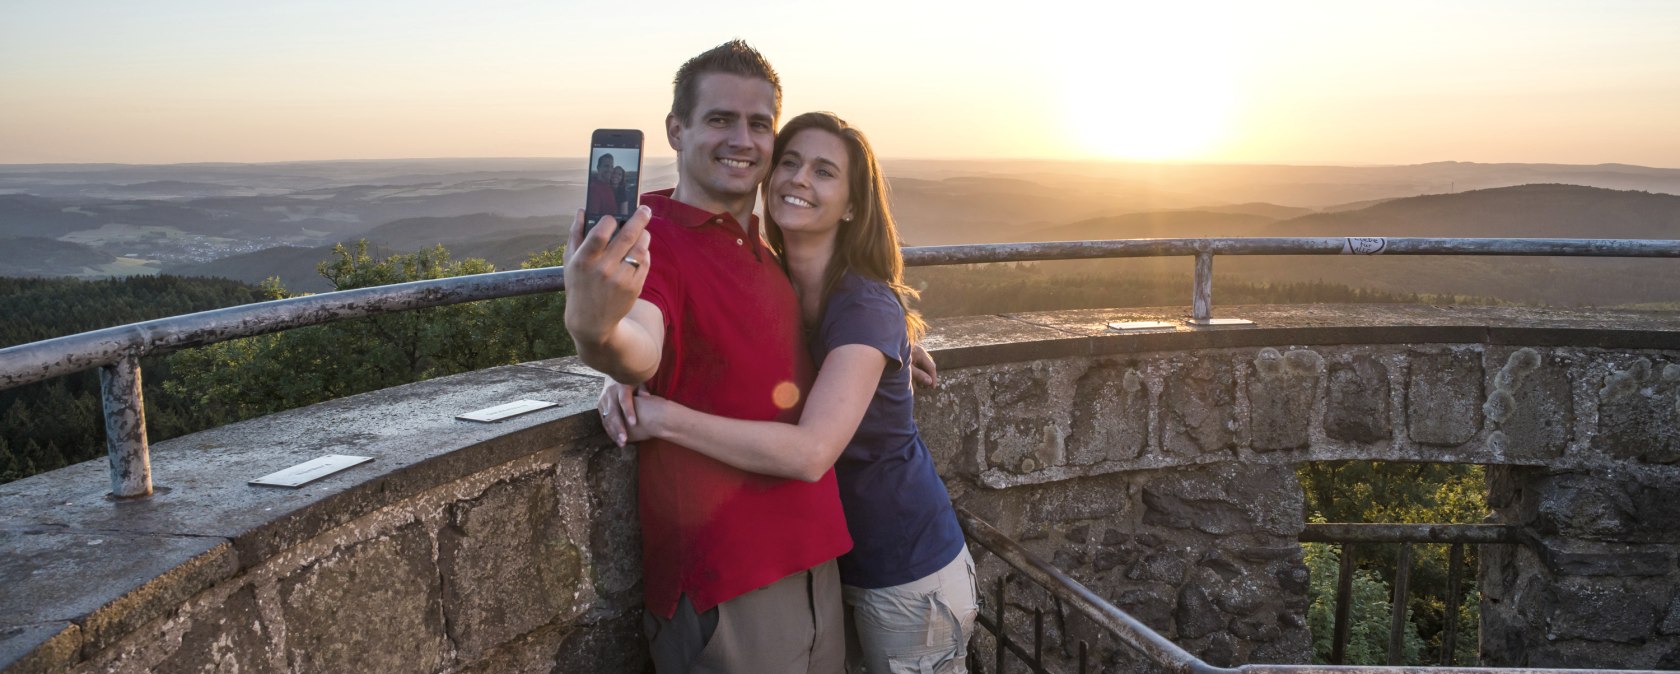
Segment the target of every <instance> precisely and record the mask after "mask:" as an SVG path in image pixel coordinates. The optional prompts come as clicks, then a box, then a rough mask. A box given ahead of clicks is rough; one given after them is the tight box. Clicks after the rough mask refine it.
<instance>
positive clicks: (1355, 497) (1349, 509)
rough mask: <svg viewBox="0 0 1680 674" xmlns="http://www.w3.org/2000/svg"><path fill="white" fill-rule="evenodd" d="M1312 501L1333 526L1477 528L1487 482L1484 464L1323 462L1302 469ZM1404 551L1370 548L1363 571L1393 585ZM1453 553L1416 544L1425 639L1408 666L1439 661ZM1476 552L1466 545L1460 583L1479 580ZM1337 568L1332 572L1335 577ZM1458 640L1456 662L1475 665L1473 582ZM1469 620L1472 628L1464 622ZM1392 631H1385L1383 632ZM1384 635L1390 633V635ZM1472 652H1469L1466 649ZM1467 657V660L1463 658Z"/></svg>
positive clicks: (1412, 617)
mask: <svg viewBox="0 0 1680 674" xmlns="http://www.w3.org/2000/svg"><path fill="white" fill-rule="evenodd" d="M1298 474H1299V476H1300V479H1301V486H1302V491H1303V493H1304V495H1305V496H1306V507H1307V512H1308V517H1309V519H1311V520H1316V521H1329V522H1386V523H1403V524H1424V523H1449V524H1450V523H1459V524H1473V523H1478V522H1481V521H1482V520H1483V518H1484V517H1485V516H1486V515H1487V512H1488V509H1487V502H1486V498H1485V493H1486V480H1485V478H1484V471H1483V469H1482V467H1481V466H1478V465H1473V464H1442V463H1383V462H1370V461H1344V462H1319V463H1308V464H1302V465H1301V466H1300V467H1299V469H1298ZM1399 550H1400V546H1399V545H1366V546H1362V547H1361V548H1360V551H1359V567H1360V569H1361V572H1370V573H1373V574H1375V575H1376V577H1377V578H1379V579H1380V580H1382V582H1384V583H1388V584H1392V583H1393V581H1394V574H1395V572H1396V570H1397V562H1398V555H1399ZM1450 552H1451V547H1450V546H1448V545H1413V546H1412V565H1411V572H1410V576H1409V578H1408V585H1409V591H1408V596H1407V618H1408V621H1409V622H1410V623H1412V624H1413V625H1414V626H1415V628H1416V630H1417V633H1418V634H1419V635H1421V637H1422V640H1423V641H1422V644H1423V646H1424V647H1423V650H1422V651H1420V655H1419V656H1418V657H1419V658H1421V659H1408V660H1406V662H1407V663H1408V664H1425V660H1427V661H1429V662H1438V658H1439V653H1440V649H1441V648H1442V647H1443V636H1444V634H1445V631H1446V624H1447V620H1448V619H1449V617H1448V616H1447V615H1446V601H1445V597H1446V594H1447V589H1448V574H1449V571H1450V569H1449V562H1450V561H1451V558H1450ZM1475 568H1476V552H1475V547H1474V546H1466V547H1465V560H1464V566H1463V567H1461V568H1460V569H1459V571H1460V575H1461V577H1474V569H1475ZM1333 572H1334V570H1332V573H1333ZM1458 602H1459V607H1460V608H1459V614H1460V615H1459V616H1456V617H1454V618H1453V619H1456V620H1458V621H1459V624H1460V627H1459V635H1460V636H1459V640H1458V644H1457V649H1458V650H1457V651H1456V652H1455V658H1460V659H1455V660H1454V662H1456V663H1459V664H1467V663H1474V662H1475V650H1474V646H1473V644H1474V643H1475V641H1476V634H1477V623H1476V621H1475V617H1474V613H1472V614H1469V615H1470V617H1469V618H1466V613H1465V612H1466V611H1467V610H1472V611H1473V609H1467V608H1466V607H1474V606H1477V605H1478V604H1479V602H1480V595H1479V594H1478V592H1477V590H1476V588H1475V585H1474V583H1462V585H1461V587H1460V590H1459V599H1458ZM1466 620H1469V622H1465V621H1466ZM1384 629H1385V630H1386V627H1385V628H1384ZM1385 634H1386V631H1385ZM1467 644H1472V645H1471V646H1469V650H1468V653H1467V654H1466V650H1465V649H1466V645H1467ZM1463 658H1468V659H1463Z"/></svg>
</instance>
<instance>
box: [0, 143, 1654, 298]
mask: <svg viewBox="0 0 1680 674" xmlns="http://www.w3.org/2000/svg"><path fill="white" fill-rule="evenodd" d="M884 168H885V170H886V171H887V173H888V175H889V176H890V183H891V189H892V199H893V205H894V213H895V215H896V216H897V218H898V221H899V224H900V228H901V230H902V233H903V236H904V238H905V240H906V243H907V244H908V245H932V244H951V243H975V242H978V243H990V242H1003V241H1048V240H1072V239H1113V238H1151V237H1194V236H1394V237H1399V236H1509V237H1566V238H1584V237H1597V238H1680V196H1674V195H1675V194H1680V170H1675V169H1654V168H1643V167H1634V166H1623V165H1602V166H1568V165H1534V164H1466V163H1456V162H1444V163H1437V164H1423V165H1416V166H1394V167H1303V166H1235V165H1179V164H1172V165H1143V164H1113V163H1075V162H1001V161H984V162H980V161H974V162H962V161H919V160H904V161H887V162H884ZM644 172H645V174H646V175H645V177H644V182H643V188H644V189H658V188H662V187H668V186H670V185H671V184H673V183H674V182H675V179H676V174H675V166H674V162H672V161H671V160H669V159H666V160H654V161H650V163H649V165H647V166H646V167H644ZM584 180H585V173H584V168H583V166H582V161H581V160H535V159H481V160H408V161H369V162H356V161H347V162H305V163H289V164H257V165H240V164H206V165H174V166H117V165H36V166H21V165H14V166H0V275H7V276H78V277H84V278H93V277H102V276H118V275H129V274H140V273H160V272H163V273H170V274H183V275H195V276H219V277H226V278H232V279H237V280H242V281H247V282H256V281H261V280H263V279H265V278H268V277H271V276H278V277H280V278H281V279H282V280H283V282H284V283H285V285H286V286H287V287H288V288H291V289H293V290H295V291H321V290H326V289H329V288H328V286H327V284H326V282H325V281H324V279H321V278H320V277H319V276H318V275H317V274H316V273H315V265H316V263H318V262H320V261H322V260H324V259H326V257H327V256H328V255H329V254H330V250H331V247H332V246H333V244H335V243H339V242H354V241H356V240H359V239H366V240H367V241H369V243H370V247H371V248H372V249H373V250H374V251H376V252H378V253H382V254H390V253H398V252H412V251H414V250H418V249H421V248H428V247H431V246H434V245H440V244H441V245H444V246H446V247H447V248H448V249H449V250H450V252H451V254H452V255H453V256H454V257H456V258H465V257H479V258H484V259H486V260H489V261H490V262H492V263H494V264H495V265H496V266H497V267H498V268H504V269H505V268H511V267H515V266H517V264H518V262H519V261H521V260H523V259H524V258H525V257H526V256H527V255H529V254H530V253H532V252H536V251H538V250H543V249H546V248H552V247H553V246H555V245H558V244H559V243H561V242H562V241H563V240H564V235H565V228H566V227H567V225H569V223H570V220H571V217H570V213H571V209H572V208H574V207H575V205H576V204H578V203H580V202H581V200H582V188H583V184H584ZM1303 260H1306V262H1305V263H1303ZM1093 264H1095V263H1093ZM1105 264H1109V265H1111V266H1112V265H1117V264H1124V265H1131V266H1132V267H1135V268H1137V269H1141V270H1149V271H1151V272H1152V273H1156V272H1158V273H1179V272H1181V271H1182V270H1184V269H1187V261H1185V260H1153V261H1146V260H1131V261H1120V262H1109V263H1105ZM1217 270H1218V273H1219V274H1220V275H1221V276H1222V277H1223V276H1224V275H1226V274H1230V275H1234V276H1238V277H1243V278H1246V279H1251V280H1256V281H1266V282H1272V281H1278V282H1283V281H1288V282H1294V281H1312V280H1323V281H1330V282H1336V283H1346V284H1349V285H1354V286H1361V287H1372V288H1379V289H1384V290H1388V291H1394V292H1430V293H1447V294H1455V293H1456V294H1482V295H1487V296H1495V297H1499V298H1501V299H1507V300H1510V301H1524V302H1533V301H1538V302H1559V303H1579V302H1590V303H1621V304H1628V303H1653V302H1663V301H1673V298H1675V297H1680V271H1671V270H1680V264H1677V263H1676V261H1673V260H1558V259H1548V258H1526V259H1525V258H1505V259H1471V258H1410V259H1399V258H1386V259H1373V258H1359V259H1340V258H1335V257H1315V258H1221V259H1220V261H1219V262H1218V264H1217ZM1628 278H1638V279H1640V280H1641V282H1640V283H1636V284H1633V283H1626V282H1625V280H1626V279H1628ZM1618 281H1622V282H1618ZM1216 301H1217V296H1216Z"/></svg>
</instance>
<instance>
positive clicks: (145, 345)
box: [0, 237, 1680, 498]
mask: <svg viewBox="0 0 1680 674" xmlns="http://www.w3.org/2000/svg"><path fill="white" fill-rule="evenodd" d="M1344 254H1351V255H1493V256H1507V255H1524V256H1566V257H1667V258H1673V257H1680V241H1676V240H1630V239H1454V238H1394V239H1389V238H1378V237H1313V238H1203V239H1119V240H1110V241H1052V242H1041V243H1005V244H967V245H956V246H923V247H917V248H906V249H905V250H904V261H905V264H906V265H908V266H913V267H915V266H935V265H954V264H980V263H994V262H1033V261H1045V260H1084V259H1101V258H1129V257H1161V256H1194V257H1195V258H1196V274H1195V287H1194V291H1193V295H1192V305H1193V310H1192V319H1191V322H1192V323H1193V324H1201V325H1207V324H1211V323H1213V322H1214V321H1213V318H1212V311H1213V256H1214V255H1344ZM564 289H565V280H564V278H563V277H562V270H561V269H560V268H559V267H546V268H541V269H525V270H518V271H506V272H495V273H489V274H477V275H472V276H458V277H453V278H446V279H434V280H427V281H414V282H411V283H399V284H394V285H387V286H378V287H373V288H360V289H356V290H343V291H338V292H331V293H322V294H319V295H308V296H304V297H295V298H290V299H284V300H274V301H270V302H260V303H256V304H248V305H243V306H238V307H230V308H226V309H217V310H213V311H204V312H199V313H195V314H186V315H183V316H173V317H170V318H161V319H157V320H152V321H144V322H141V323H133V324H130V325H124V326H119V327H114V328H106V329H104V330H95V331H92V332H85V333H81V334H77V335H70V336H66V337H59V338H56V339H48V340H42V341H39V342H34V343H30V344H22V345H18V346H13V347H9V348H5V349H0V389H8V388H13V387H17V386H22V385H25V384H31V383H35V382H39V381H44V380H47V379H52V378H54V377H60V376H64V375H67V374H73V373H76V372H81V371H84V370H90V369H93V368H99V369H100V388H101V394H102V398H103V403H104V412H105V428H106V450H107V453H108V455H109V456H110V460H111V493H112V495H114V496H116V497H119V498H129V497H138V496H146V495H149V494H150V493H151V490H152V489H151V469H150V460H149V457H148V449H147V443H146V435H145V426H146V424H145V410H144V405H143V404H142V401H141V398H140V364H139V358H140V357H141V356H145V355H156V354H162V353H169V352H171V351H176V350H179V349H184V348H189V347H194V346H204V345H207V344H214V343H217V342H222V341H227V340H230V339H238V338H241V337H252V336H256V335H262V334H268V333H272V332H279V331H282V330H289V329H292V328H299V327H305V326H311V325H322V324H326V323H333V322H336V321H341V320H346V319H351V318H361V317H364V316H372V315H376V314H383V313H392V312H397V311H408V310H411V309H421V308H426V307H436V306H444V305H450V304H459V303H462V302H473V301H478V300H486V299H496V298H501V297H513V296H517V295H528V294H533V293H540V292H553V291H560V290H564Z"/></svg>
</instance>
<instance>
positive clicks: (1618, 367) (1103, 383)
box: [918, 312, 1680, 671]
mask: <svg viewBox="0 0 1680 674" xmlns="http://www.w3.org/2000/svg"><path fill="white" fill-rule="evenodd" d="M1070 313H1071V312H1070ZM1023 318H1025V317H1023ZM1130 319H1131V318H1130V317H1128V318H1127V320H1130ZM1085 320H1086V321H1087V322H1081V319H1080V317H1079V316H1072V317H1065V316H1064V317H1062V318H1060V319H1059V321H1043V322H1040V321H1035V324H1038V325H1044V324H1045V323H1048V324H1049V325H1048V326H1047V327H1050V328H1052V329H1055V330H1058V331H1062V332H1064V333H1066V332H1078V329H1079V327H1080V326H1088V325H1089V322H1088V320H1089V319H1085ZM981 332H983V331H981ZM1443 332H1444V333H1448V334H1449V336H1456V335H1451V334H1450V333H1451V331H1443ZM1084 334H1085V335H1086V339H1087V342H1086V344H1085V345H1083V346H1084V347H1085V349H1086V350H1087V352H1090V351H1099V352H1101V351H1109V353H1099V354H1097V355H1077V356H1068V357H1059V358H1044V359H1037V360H1024V362H1012V363H1007V364H984V363H985V362H986V361H987V360H988V359H989V353H997V352H1003V351H1010V352H1016V353H1018V352H1019V351H1018V349H1017V348H1016V346H1015V345H1013V344H1009V343H986V342H985V341H984V340H975V339H973V338H972V337H960V338H952V342H954V343H952V344H949V345H948V348H949V349H950V350H951V351H955V352H957V353H959V354H961V355H960V356H959V357H958V358H956V359H947V360H956V361H958V364H966V363H968V362H973V363H975V365H973V366H970V367H961V368H951V369H948V370H947V371H946V372H945V375H944V381H943V383H942V385H941V386H940V388H939V389H938V390H937V391H934V392H931V393H924V394H923V395H921V396H920V397H919V398H918V403H920V405H921V408H920V409H921V412H920V415H919V416H920V422H921V427H922V431H923V434H924V435H925V436H926V437H927V439H928V444H929V446H930V447H933V448H934V450H935V452H936V454H937V458H938V462H939V465H940V469H941V474H943V475H945V476H946V478H947V483H948V485H949V486H950V488H951V491H952V494H953V497H954V499H955V500H956V502H957V503H958V504H959V505H962V506H964V507H966V508H968V509H970V510H971V511H973V512H974V513H976V514H977V515H979V516H980V517H981V518H983V519H986V520H988V521H991V522H993V523H994V524H995V525H996V526H998V527H999V528H1000V529H1001V530H1002V531H1004V532H1005V533H1006V534H1008V535H1010V536H1012V537H1014V538H1016V539H1017V540H1020V541H1022V542H1023V543H1024V544H1025V545H1026V546H1027V547H1028V549H1030V550H1032V551H1034V552H1035V553H1037V554H1038V555H1040V556H1041V557H1043V558H1045V559H1049V560H1052V561H1053V563H1054V564H1055V565H1056V566H1057V567H1058V568H1061V569H1063V570H1064V571H1067V572H1068V573H1069V574H1070V575H1071V576H1073V577H1074V578H1076V579H1078V580H1079V581H1081V582H1082V583H1084V584H1086V585H1087V586H1088V587H1090V588H1092V589H1093V590H1094V591H1096V592H1097V593H1098V594H1099V595H1101V596H1103V597H1106V598H1108V599H1110V600H1111V601H1112V602H1113V603H1115V604H1116V605H1117V606H1120V607H1121V608H1122V609H1124V610H1126V611H1128V612H1129V613H1131V614H1132V615H1134V616H1136V617H1138V618H1139V619H1141V620H1143V621H1144V622H1145V623H1147V624H1149V625H1150V626H1152V627H1153V628H1155V629H1156V630H1157V631H1159V632H1161V633H1162V634H1164V635H1166V636H1167V637H1168V638H1170V639H1172V640H1173V641H1174V642H1176V643H1178V644H1179V645H1180V646H1182V647H1184V648H1185V649H1186V650H1189V651H1190V652H1192V653H1194V654H1196V655H1198V656H1200V657H1202V658H1203V659H1205V660H1207V661H1208V662H1209V663H1211V664H1215V665H1239V664H1245V663H1258V662H1272V663H1282V662H1308V661H1309V660H1310V648H1311V646H1310V642H1311V637H1310V635H1309V634H1308V632H1307V629H1306V627H1305V625H1304V621H1303V620H1302V616H1303V615H1304V608H1305V606H1306V604H1307V597H1306V592H1307V580H1308V578H1307V572H1306V569H1305V567H1304V565H1303V564H1302V562H1301V549H1300V547H1299V545H1298V544H1297V542H1296V540H1295V537H1296V535H1297V534H1298V533H1299V532H1300V531H1301V529H1302V526H1303V521H1304V517H1303V512H1302V497H1301V493H1300V487H1299V485H1298V483H1297V482H1296V479H1295V474H1294V467H1295V465H1296V464H1298V463H1300V462H1303V461H1326V460H1347V459H1364V460H1382V461H1425V462H1461V463H1482V464H1489V465H1490V466H1494V467H1493V468H1490V471H1491V472H1492V474H1493V475H1495V476H1496V477H1497V479H1494V480H1491V483H1492V484H1490V501H1491V503H1492V505H1494V506H1495V513H1494V517H1493V518H1492V521H1497V522H1508V523H1512V524H1517V525H1520V526H1522V527H1523V529H1524V532H1525V534H1526V536H1527V537H1528V540H1529V541H1530V542H1531V544H1530V545H1524V546H1486V547H1484V548H1482V554H1483V560H1484V561H1483V574H1484V576H1485V578H1484V579H1483V582H1484V586H1483V587H1484V593H1485V594H1484V601H1483V606H1482V615H1483V616H1484V621H1485V622H1486V623H1487V625H1488V627H1487V629H1486V631H1485V633H1484V643H1483V651H1484V660H1485V662H1486V663H1487V664H1492V665H1527V666H1546V667H1565V666H1569V667H1593V666H1598V667H1617V668H1621V667H1675V666H1677V662H1680V655H1677V653H1680V638H1677V636H1676V635H1677V634H1680V568H1677V567H1676V551H1677V550H1680V546H1677V545H1676V544H1677V543H1680V533H1676V532H1680V505H1676V504H1680V470H1677V466H1676V465H1675V463H1676V461H1677V458H1676V456H1675V454H1674V450H1675V447H1676V445H1675V443H1676V442H1677V440H1676V439H1675V438H1676V435H1675V433H1674V432H1673V431H1674V424H1675V423H1677V422H1680V407H1677V402H1676V397H1677V393H1680V365H1670V363H1680V352H1677V351H1674V350H1645V349H1627V348H1625V347H1622V346H1620V345H1612V347H1613V348H1604V347H1602V346H1596V345H1593V340H1592V339H1590V338H1589V339H1582V337H1585V336H1586V335H1575V337H1576V338H1577V340H1571V341H1582V342H1585V343H1587V345H1585V346H1571V345H1555V344H1554V345H1550V346H1521V345H1520V344H1521V342H1520V341H1518V342H1517V344H1510V343H1487V342H1493V341H1496V340H1492V339H1487V337H1488V335H1487V333H1482V334H1480V335H1474V334H1472V335H1469V336H1471V337H1479V338H1481V339H1482V340H1485V341H1453V342H1444V343H1429V342H1426V341H1420V342H1411V343H1399V344H1355V345H1346V344H1322V343H1315V342H1318V341H1320V340H1322V339H1323V338H1324V337H1328V336H1331V335H1322V334H1320V335H1313V334H1299V333H1298V334H1297V335H1295V337H1297V338H1301V337H1305V338H1306V339H1302V341H1301V342H1299V343H1295V344H1289V343H1282V342H1279V341H1275V340H1265V338H1264V337H1263V336H1260V335H1258V334H1256V333H1253V332H1251V333H1249V334H1250V335H1254V336H1255V337H1254V339H1255V341H1257V342H1259V343H1256V344H1250V345H1245V346H1240V347H1232V348H1193V349H1183V350H1165V349H1163V350H1153V349H1152V350H1149V351H1141V350H1127V349H1126V348H1124V342H1122V341H1121V340H1124V339H1126V337H1134V341H1136V342H1144V341H1145V340H1144V339H1135V338H1136V337H1142V336H1100V335H1099V334H1098V333H1094V332H1090V333H1084ZM1344 336H1345V335H1344ZM1168 337H1169V336H1157V337H1155V338H1153V339H1151V340H1149V341H1151V342H1153V344H1156V345H1160V344H1164V345H1171V343H1172V340H1171V339H1170V338H1168ZM1273 337H1275V335H1273ZM1179 338H1180V340H1181V341H1185V342H1190V341H1192V338H1188V337H1185V336H1183V335H1182V333H1180V335H1179ZM1194 339H1195V340H1199V341H1202V342H1204V343H1205V342H1208V341H1215V340H1225V341H1228V342H1229V341H1242V340H1243V339H1245V338H1244V337H1241V336H1236V335H1227V336H1222V337H1208V336H1206V335H1203V336H1199V337H1197V338H1194ZM1268 341H1270V343H1267V342H1268ZM1497 341H1506V340H1497ZM1510 341H1516V340H1514V339H1513V340H1510ZM1535 341H1539V342H1542V343H1544V342H1555V341H1556V338H1555V336H1547V337H1546V338H1544V339H1536V340H1535ZM1044 343H1048V344H1055V342H1050V341H1049V340H1046V342H1044ZM1198 346H1199V345H1198ZM1056 350H1057V349H1056V348H1046V349H1042V350H1041V351H1044V352H1050V353H1052V354H1053V353H1054V352H1055V351H1056ZM1062 350H1073V351H1078V350H1079V349H1062ZM977 558H979V559H982V560H990V561H989V562H983V563H982V576H983V586H984V587H985V590H984V592H983V594H993V593H995V591H996V590H995V583H996V582H997V579H998V578H999V577H1000V575H1001V574H1002V573H1003V572H1004V571H1006V570H1007V569H1005V568H1004V567H1003V566H1002V565H1001V562H999V561H998V560H996V559H995V558H992V557H991V556H990V555H984V554H981V555H977ZM1010 588H1011V589H1010V597H1011V598H1012V607H1013V606H1014V605H1017V604H1018V605H1019V606H1020V607H1021V608H1023V609H1027V610H1030V609H1032V608H1040V609H1044V610H1046V611H1049V612H1051V614H1052V620H1050V621H1049V624H1050V626H1051V629H1049V630H1048V633H1049V639H1050V643H1051V644H1052V645H1053V646H1054V648H1053V651H1055V652H1057V653H1059V654H1061V655H1063V656H1072V655H1074V653H1075V651H1074V648H1075V643H1074V640H1063V639H1062V635H1063V634H1064V633H1071V634H1072V635H1073V636H1075V637H1078V638H1084V639H1087V640H1090V641H1091V643H1092V644H1093V645H1097V644H1099V643H1101V645H1102V647H1101V649H1100V652H1094V653H1093V658H1097V661H1100V662H1105V663H1106V664H1107V665H1108V666H1109V667H1111V668H1114V669H1115V670H1116V671H1127V670H1128V669H1129V668H1132V667H1135V666H1136V665H1135V663H1133V662H1131V661H1130V660H1129V659H1128V657H1127V654H1126V652H1125V651H1124V649H1117V647H1116V646H1114V645H1113V644H1112V643H1108V642H1106V641H1100V640H1098V639H1095V638H1094V637H1095V635H1094V634H1092V633H1091V632H1090V630H1089V629H1088V628H1089V626H1088V625H1087V626H1086V629H1084V630H1083V631H1082V630H1081V629H1080V628H1078V627H1077V626H1078V625H1080V624H1081V623H1082V622H1083V621H1082V620H1081V619H1079V617H1078V616H1077V615H1074V614H1071V613H1070V612H1067V611H1060V612H1058V611H1056V610H1055V608H1056V607H1054V606H1053V604H1051V603H1049V602H1048V601H1047V600H1046V598H1045V596H1044V595H1042V594H1037V595H1035V594H1034V592H1033V591H1032V590H1031V589H1030V588H1029V587H1028V585H1027V584H1026V582H1025V581H1017V582H1012V583H1011V584H1010ZM1016 615H1018V616H1021V619H1023V620H1024V619H1025V616H1026V615H1027V613H1026V612H1022V613H1019V614H1016ZM1016 627H1017V630H1018V631H1017V632H1016V634H1017V635H1030V634H1031V633H1032V632H1031V627H1030V625H1027V624H1025V623H1021V624H1017V626H1016Z"/></svg>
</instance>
